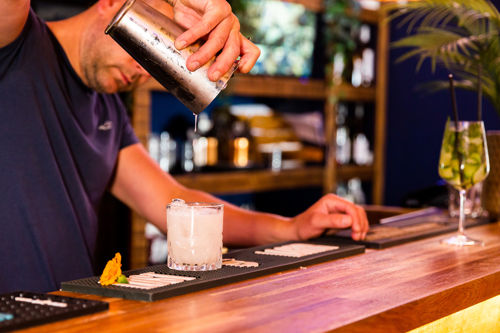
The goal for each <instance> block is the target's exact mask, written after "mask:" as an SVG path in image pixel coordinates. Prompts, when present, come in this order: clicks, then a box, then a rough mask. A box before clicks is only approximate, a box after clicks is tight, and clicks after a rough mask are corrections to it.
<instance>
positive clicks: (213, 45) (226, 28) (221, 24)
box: [169, 0, 260, 81]
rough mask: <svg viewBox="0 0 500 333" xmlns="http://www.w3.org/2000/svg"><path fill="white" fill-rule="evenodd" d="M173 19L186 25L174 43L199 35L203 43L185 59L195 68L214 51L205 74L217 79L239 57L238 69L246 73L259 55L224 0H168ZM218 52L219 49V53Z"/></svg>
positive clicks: (182, 45)
mask: <svg viewBox="0 0 500 333" xmlns="http://www.w3.org/2000/svg"><path fill="white" fill-rule="evenodd" d="M169 3H170V4H171V5H172V7H173V9H174V20H175V21H176V22H177V23H178V24H180V25H181V26H183V27H184V28H186V29H188V30H186V31H185V32H184V33H183V34H181V35H180V36H178V37H177V39H176V41H175V46H176V47H177V48H178V49H183V48H185V47H186V46H188V45H190V44H192V43H194V42H196V41H197V40H199V39H201V38H206V42H205V43H204V44H203V46H202V47H201V48H200V49H199V50H198V51H197V52H196V53H194V54H193V55H191V56H190V57H189V58H188V59H187V63H186V65H187V68H188V69H189V70H190V71H195V70H196V69H198V68H199V67H201V66H202V65H204V64H206V63H207V62H208V61H209V60H210V59H211V58H212V57H214V56H215V55H216V54H217V58H216V61H215V63H214V64H212V65H211V66H210V68H209V70H208V77H209V79H210V80H212V81H217V80H218V79H219V78H220V77H221V76H222V75H224V74H225V73H226V72H227V71H229V69H230V68H231V67H232V65H233V64H234V61H235V60H236V59H237V58H238V57H241V58H240V62H239V71H240V72H242V73H248V72H249V71H250V69H252V67H253V65H255V62H256V61H257V58H258V57H259V55H260V50H259V48H258V47H257V46H256V45H255V44H253V43H252V42H250V41H249V40H248V39H247V38H245V37H243V36H242V35H241V34H240V22H239V21H238V18H237V17H236V16H235V15H234V14H233V13H232V11H231V6H230V5H229V4H228V3H227V2H226V1H225V0H171V1H169ZM219 52H220V53H219Z"/></svg>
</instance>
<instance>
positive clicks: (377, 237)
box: [334, 208, 491, 249]
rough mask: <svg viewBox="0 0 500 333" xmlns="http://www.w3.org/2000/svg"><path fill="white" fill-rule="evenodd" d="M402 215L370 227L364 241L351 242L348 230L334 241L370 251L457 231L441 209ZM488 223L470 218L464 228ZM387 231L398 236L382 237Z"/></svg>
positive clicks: (452, 219)
mask: <svg viewBox="0 0 500 333" xmlns="http://www.w3.org/2000/svg"><path fill="white" fill-rule="evenodd" d="M404 215H405V214H403V215H401V219H398V216H394V217H391V218H390V221H391V222H388V223H384V224H374V225H370V231H369V232H368V234H367V239H366V240H364V241H353V240H352V239H351V231H350V230H348V229H345V230H341V231H339V232H337V233H336V234H335V236H334V239H335V238H340V239H344V240H346V241H349V242H351V243H352V244H362V245H365V246H366V247H368V248H372V249H385V248H388V247H391V246H395V245H399V244H404V243H408V242H412V241H416V240H419V239H424V238H428V237H433V236H438V235H441V234H445V233H448V232H453V231H458V219H457V218H451V217H450V216H449V215H448V213H447V211H445V210H442V209H437V208H436V209H431V210H428V213H427V214H420V215H417V216H414V217H412V216H411V215H409V217H406V216H404ZM387 220H389V219H387ZM489 222H491V220H490V219H489V218H487V217H480V218H474V219H472V218H471V219H467V220H466V223H465V228H468V227H472V226H478V225H481V224H486V223H489ZM425 226H428V228H425V229H421V230H417V229H418V228H419V227H425ZM389 229H394V230H395V229H397V231H398V233H399V234H398V235H394V236H389V237H383V234H384V232H385V233H386V234H387V235H389V234H390V230H389Z"/></svg>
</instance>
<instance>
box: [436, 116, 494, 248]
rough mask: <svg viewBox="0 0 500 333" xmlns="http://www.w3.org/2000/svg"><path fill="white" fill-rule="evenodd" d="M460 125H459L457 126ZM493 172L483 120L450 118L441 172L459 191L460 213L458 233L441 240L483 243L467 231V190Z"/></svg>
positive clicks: (442, 152) (445, 135)
mask: <svg viewBox="0 0 500 333" xmlns="http://www.w3.org/2000/svg"><path fill="white" fill-rule="evenodd" d="M457 125H458V126H457ZM489 172H490V161H489V158H488V147H487V144H486V136H485V130H484V124H483V122H482V121H459V122H458V124H456V123H455V121H451V120H449V119H448V121H447V122H446V126H445V129H444V135H443V143H442V145H441V155H440V158H439V176H441V178H443V179H444V180H445V181H446V182H447V183H448V184H450V185H451V186H453V187H454V188H455V189H457V190H458V192H459V195H460V215H459V218H458V234H456V235H454V236H452V237H449V238H446V239H443V240H442V241H441V243H445V244H450V245H456V246H465V245H483V242H482V241H481V240H475V239H472V238H470V237H468V236H466V235H465V232H464V222H465V212H464V203H465V194H466V191H467V190H468V189H469V188H470V187H472V185H474V184H477V183H479V182H481V181H483V180H484V179H485V178H486V176H488V173H489Z"/></svg>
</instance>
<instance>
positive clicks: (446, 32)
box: [386, 0, 500, 216]
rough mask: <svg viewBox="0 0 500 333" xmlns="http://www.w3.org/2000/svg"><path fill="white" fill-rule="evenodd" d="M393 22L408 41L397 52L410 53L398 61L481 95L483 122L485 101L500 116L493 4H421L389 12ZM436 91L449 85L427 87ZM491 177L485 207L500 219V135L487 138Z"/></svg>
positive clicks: (498, 31)
mask: <svg viewBox="0 0 500 333" xmlns="http://www.w3.org/2000/svg"><path fill="white" fill-rule="evenodd" d="M386 9H387V10H389V11H390V14H389V15H388V18H389V19H391V20H394V19H395V18H399V20H400V22H401V23H400V24H402V25H406V26H407V29H408V35H407V36H406V37H404V38H402V39H400V40H397V41H395V42H394V43H393V45H392V46H393V47H397V48H408V51H407V52H405V53H404V54H403V55H402V56H401V57H400V58H399V59H398V61H404V60H406V59H409V58H417V59H418V61H417V70H419V69H420V68H421V66H422V64H423V63H424V62H425V61H430V64H431V69H432V71H434V70H435V69H436V67H437V66H444V68H446V69H447V70H449V71H450V72H451V73H453V74H454V76H455V86H456V87H457V88H461V89H468V90H476V91H477V92H478V117H479V118H481V99H482V95H483V94H484V96H485V97H486V98H487V99H488V100H489V101H490V102H491V105H492V106H493V107H494V109H495V111H496V113H497V114H498V115H499V116H500V13H499V11H498V9H497V8H496V7H495V6H494V5H493V4H492V3H491V2H490V1H489V0H420V1H409V2H407V3H403V4H401V3H394V4H391V5H388V6H386ZM423 87H425V88H426V89H428V90H430V91H436V90H440V89H446V88H448V87H449V82H448V81H433V82H427V83H425V84H424V86H423ZM487 137H488V138H487V140H488V147H489V150H490V154H489V155H490V164H491V171H490V175H489V177H488V178H487V180H486V181H485V183H484V188H483V199H482V201H483V204H484V207H485V208H486V210H488V211H489V212H490V214H492V215H495V216H499V215H500V135H499V134H498V132H497V133H495V132H488V135H487Z"/></svg>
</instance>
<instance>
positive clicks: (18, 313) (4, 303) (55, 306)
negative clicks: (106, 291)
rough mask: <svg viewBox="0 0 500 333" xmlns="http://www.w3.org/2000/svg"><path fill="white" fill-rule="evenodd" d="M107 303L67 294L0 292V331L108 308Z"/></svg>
mask: <svg viewBox="0 0 500 333" xmlns="http://www.w3.org/2000/svg"><path fill="white" fill-rule="evenodd" d="M108 308H109V304H108V303H107V302H102V301H93V300H87V299H80V298H74V297H67V296H59V295H50V294H44V293H35V292H26V291H16V292H12V293H7V294H0V332H8V331H13V330H18V329H22V328H27V327H31V326H36V325H41V324H47V323H51V322H54V321H59V320H63V319H69V318H73V317H78V316H83V315H86V314H91V313H95V312H99V311H105V310H108Z"/></svg>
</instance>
